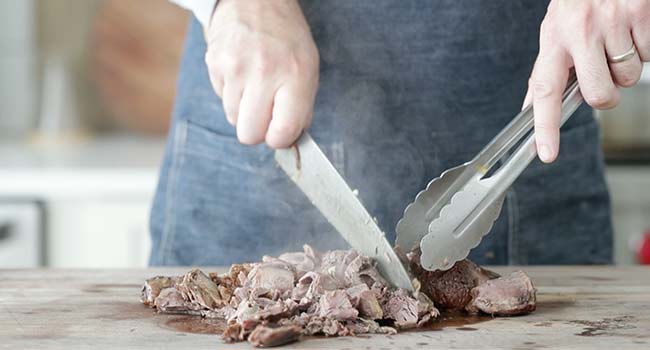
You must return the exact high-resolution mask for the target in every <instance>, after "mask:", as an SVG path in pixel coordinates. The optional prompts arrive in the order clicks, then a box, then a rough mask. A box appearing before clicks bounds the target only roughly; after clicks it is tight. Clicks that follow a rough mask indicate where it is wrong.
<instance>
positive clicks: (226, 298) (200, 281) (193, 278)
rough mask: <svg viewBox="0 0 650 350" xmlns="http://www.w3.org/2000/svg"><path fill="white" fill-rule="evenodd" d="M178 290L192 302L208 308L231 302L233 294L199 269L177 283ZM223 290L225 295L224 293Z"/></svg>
mask: <svg viewBox="0 0 650 350" xmlns="http://www.w3.org/2000/svg"><path fill="white" fill-rule="evenodd" d="M176 290H178V291H179V292H180V293H181V294H182V295H183V297H184V298H185V299H186V300H187V301H189V302H190V303H193V304H195V305H197V304H198V305H200V306H201V307H202V308H204V309H208V310H210V309H215V308H218V307H223V306H225V305H226V304H228V303H229V302H230V296H231V295H232V293H231V292H230V291H228V290H223V289H220V288H219V286H218V285H217V284H216V283H214V282H213V281H212V279H211V278H210V277H208V275H206V274H205V273H203V271H201V270H199V269H194V270H192V271H190V272H188V273H187V274H186V275H185V276H184V277H183V280H182V281H181V282H180V283H178V284H177V285H176ZM222 290H223V291H224V293H223V294H224V295H222Z"/></svg>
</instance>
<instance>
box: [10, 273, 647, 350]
mask: <svg viewBox="0 0 650 350" xmlns="http://www.w3.org/2000/svg"><path fill="white" fill-rule="evenodd" d="M524 269H525V270H526V272H528V273H529V274H530V275H531V277H532V279H533V282H534V283H535V284H536V287H537V289H538V310H537V311H536V312H535V313H533V314H531V315H528V316H521V317H508V318H495V319H491V318H486V319H466V320H463V319H461V320H456V321H454V322H442V323H441V324H439V325H437V326H436V325H434V326H433V327H432V330H431V331H418V332H407V333H400V334H397V335H393V336H383V335H372V336H363V337H343V338H324V337H323V338H315V339H308V340H307V341H303V342H299V343H295V344H293V345H291V346H289V347H290V348H301V349H397V348H399V349H407V350H408V349H460V348H481V347H484V348H517V349H547V348H558V347H570V348H572V349H575V348H584V349H612V348H615V349H617V350H618V349H628V348H629V349H650V268H647V267H525V268H524ZM187 270H188V269H187V268H180V269H179V268H169V269H142V270H0V348H4V347H6V348H8V349H31V348H38V349H71V348H73V349H77V348H93V349H128V348H138V349H156V350H158V349H166V348H172V349H225V350H228V349H248V348H250V346H249V344H248V343H239V344H234V345H226V344H223V343H222V341H221V340H220V337H219V336H218V335H214V334H193V333H188V332H186V331H184V330H182V329H183V328H193V330H194V331H210V324H204V323H201V322H203V321H199V323H194V324H193V325H191V326H192V327H189V326H188V323H187V319H185V318H183V317H184V316H169V315H159V314H155V313H154V312H153V311H152V310H151V309H147V308H145V307H144V306H142V305H141V304H140V303H139V300H138V299H139V294H140V286H141V284H142V282H143V281H144V280H145V279H146V278H147V277H151V276H154V275H158V274H165V275H171V274H182V273H184V272H186V271H187ZM205 270H206V271H216V270H217V269H205ZM494 270H496V271H498V272H500V273H507V272H509V271H512V270H514V268H510V267H508V268H495V269H494ZM477 321H480V322H478V323H474V322H477Z"/></svg>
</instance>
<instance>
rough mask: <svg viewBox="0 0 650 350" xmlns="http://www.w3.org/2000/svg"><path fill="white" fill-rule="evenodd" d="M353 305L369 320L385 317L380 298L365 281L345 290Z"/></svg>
mask: <svg viewBox="0 0 650 350" xmlns="http://www.w3.org/2000/svg"><path fill="white" fill-rule="evenodd" d="M345 292H346V293H347V294H348V297H349V298H350V302H351V303H352V305H353V306H354V307H355V308H356V309H357V310H359V315H360V316H361V317H363V318H365V319H369V320H379V319H382V318H383V317H384V310H382V308H381V305H380V304H379V300H377V296H376V295H375V293H374V292H373V291H371V290H370V288H368V286H367V285H366V284H365V283H361V284H358V285H356V286H354V287H350V288H348V289H347V290H346V291H345Z"/></svg>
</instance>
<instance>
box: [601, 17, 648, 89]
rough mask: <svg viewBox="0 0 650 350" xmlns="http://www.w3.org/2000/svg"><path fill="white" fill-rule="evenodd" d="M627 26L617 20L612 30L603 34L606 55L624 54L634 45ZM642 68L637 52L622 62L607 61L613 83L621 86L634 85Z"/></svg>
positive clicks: (639, 76)
mask: <svg viewBox="0 0 650 350" xmlns="http://www.w3.org/2000/svg"><path fill="white" fill-rule="evenodd" d="M628 28H629V27H628V26H626V25H624V23H623V22H617V23H616V24H615V25H614V27H613V28H612V30H611V31H608V32H607V33H606V34H605V52H606V53H607V57H610V58H611V57H614V56H618V55H621V54H624V53H625V52H627V51H628V50H629V49H630V48H631V47H632V45H634V41H632V33H630V31H629V29H628ZM642 69H643V64H642V63H641V60H640V59H639V55H638V54H634V57H632V58H631V59H629V60H626V61H623V62H616V63H613V62H610V63H609V70H610V72H611V73H612V77H613V78H614V83H616V85H619V86H623V87H631V86H634V85H635V84H636V83H637V82H638V81H639V79H640V78H641V70H642Z"/></svg>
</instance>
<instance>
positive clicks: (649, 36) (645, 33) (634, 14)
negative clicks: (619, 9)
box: [628, 0, 650, 62]
mask: <svg viewBox="0 0 650 350" xmlns="http://www.w3.org/2000/svg"><path fill="white" fill-rule="evenodd" d="M628 5H629V6H631V7H632V11H631V13H630V15H631V20H632V38H633V39H634V44H635V45H636V50H637V53H638V55H639V57H640V59H641V61H643V62H650V30H648V28H649V27H650V1H647V0H635V1H629V2H628Z"/></svg>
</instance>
